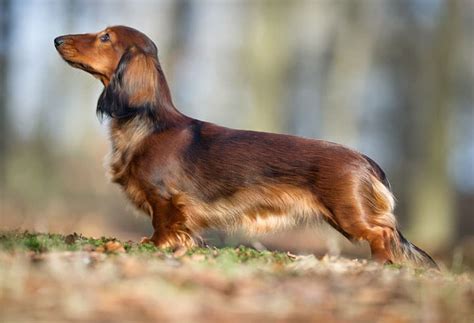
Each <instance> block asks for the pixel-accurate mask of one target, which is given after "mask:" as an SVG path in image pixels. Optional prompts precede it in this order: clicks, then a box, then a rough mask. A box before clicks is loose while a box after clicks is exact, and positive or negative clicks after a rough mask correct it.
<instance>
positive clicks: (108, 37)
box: [99, 34, 110, 43]
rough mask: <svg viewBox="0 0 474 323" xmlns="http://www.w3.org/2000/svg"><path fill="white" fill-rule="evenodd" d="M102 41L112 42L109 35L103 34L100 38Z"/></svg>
mask: <svg viewBox="0 0 474 323" xmlns="http://www.w3.org/2000/svg"><path fill="white" fill-rule="evenodd" d="M99 39H100V41H101V42H103V43H105V42H106V41H109V40H110V36H109V34H103V35H102V36H100V37H99Z"/></svg>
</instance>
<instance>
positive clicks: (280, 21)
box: [246, 1, 293, 132]
mask: <svg viewBox="0 0 474 323" xmlns="http://www.w3.org/2000/svg"><path fill="white" fill-rule="evenodd" d="M292 4H293V3H292V2H290V1H275V2H271V1H268V2H267V1H255V2H252V3H251V5H250V6H249V10H251V14H253V15H252V16H251V17H252V19H251V20H250V24H251V26H250V27H249V28H248V29H247V30H248V32H249V33H250V34H249V35H248V39H249V46H248V51H247V61H246V65H247V70H248V71H249V72H250V73H251V75H250V77H249V80H250V83H251V84H250V86H249V88H250V90H251V95H252V98H253V101H254V105H255V106H256V107H258V108H256V109H254V110H252V114H253V115H252V116H251V117H250V122H251V124H253V128H256V129H257V128H258V129H260V130H264V131H273V132H278V131H281V129H282V128H283V120H285V119H286V118H285V117H286V115H285V113H284V111H283V109H282V103H283V102H284V101H285V100H284V97H285V94H286V93H287V89H286V88H285V81H286V78H285V76H286V72H287V69H288V66H289V46H288V42H289V37H290V34H289V30H288V28H287V24H286V19H285V17H286V16H287V14H288V10H291V8H292ZM288 113H289V112H288Z"/></svg>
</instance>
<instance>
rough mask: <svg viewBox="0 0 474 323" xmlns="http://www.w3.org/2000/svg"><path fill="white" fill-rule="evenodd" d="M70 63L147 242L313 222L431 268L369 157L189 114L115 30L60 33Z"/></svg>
mask: <svg viewBox="0 0 474 323" xmlns="http://www.w3.org/2000/svg"><path fill="white" fill-rule="evenodd" d="M54 44H55V46H56V48H57V50H58V52H59V53H60V55H61V56H62V57H63V58H64V60H65V61H66V62H68V63H69V64H70V65H72V66H74V67H77V68H80V69H82V70H84V71H86V72H88V73H90V74H92V75H94V76H95V77H97V78H98V79H100V80H101V81H102V83H103V84H104V86H105V88H104V91H103V92H102V94H101V95H100V98H99V101H98V104H97V113H98V115H99V116H107V117H109V118H110V137H111V138H110V139H111V141H112V153H111V158H110V174H111V178H112V181H113V182H115V183H118V184H120V185H121V186H122V188H123V190H124V192H125V193H126V194H127V196H128V198H129V199H130V200H131V201H132V202H133V204H135V206H136V207H138V208H139V209H140V210H142V211H144V212H145V213H147V214H148V215H149V216H150V217H151V219H152V223H153V228H154V233H153V235H152V236H151V237H150V238H145V239H144V241H150V242H153V243H154V244H155V245H157V246H163V247H164V246H180V245H184V246H192V245H194V241H193V238H192V236H193V234H195V233H196V232H198V231H200V230H202V229H204V228H209V227H216V228H223V229H234V228H236V227H243V228H245V229H246V230H248V231H250V232H268V231H275V230H279V229H283V228H287V227H292V226H295V225H297V224H299V223H302V222H315V221H316V220H317V219H324V220H325V221H326V222H328V223H329V224H330V225H331V226H333V227H334V228H335V229H336V230H338V231H339V232H341V233H342V234H343V235H344V236H346V237H347V238H348V239H351V240H367V241H368V242H369V244H370V249H371V251H372V255H373V257H374V258H375V259H376V260H378V261H380V262H404V261H409V262H411V263H415V264H422V265H428V266H436V264H435V262H434V261H433V259H432V258H431V257H430V256H429V255H428V254H427V253H426V252H424V251H423V250H421V249H419V248H417V247H416V246H415V245H413V244H411V243H410V242H408V241H407V240H406V239H405V238H404V237H403V236H402V234H401V233H400V231H399V230H398V228H397V221H396V219H395V217H394V215H393V209H394V198H393V196H392V193H391V192H390V187H389V183H388V181H387V179H386V177H385V174H384V172H383V171H382V169H381V168H380V167H379V166H378V165H377V164H376V163H375V162H374V161H373V160H372V159H370V158H369V157H367V156H364V155H362V154H360V153H358V152H356V151H354V150H351V149H349V148H346V147H343V146H341V145H338V144H334V143H331V142H327V141H321V140H311V139H304V138H299V137H294V136H288V135H280V134H272V133H264V132H255V131H242V130H234V129H228V128H224V127H220V126H218V125H215V124H212V123H207V122H203V121H199V120H195V119H192V118H189V117H187V116H185V115H183V114H182V113H180V112H179V111H178V110H177V109H176V108H175V107H174V105H173V102H172V100H171V94H170V90H169V88H168V84H167V83H166V80H165V76H164V74H163V71H162V69H161V66H160V63H159V61H158V56H157V48H156V46H155V44H154V43H153V42H152V41H151V40H150V39H149V38H148V37H147V36H145V35H144V34H142V33H141V32H139V31H137V30H135V29H132V28H129V27H124V26H115V27H109V28H107V29H105V30H104V31H101V32H99V33H97V34H81V35H66V36H61V37H58V38H56V39H55V40H54Z"/></svg>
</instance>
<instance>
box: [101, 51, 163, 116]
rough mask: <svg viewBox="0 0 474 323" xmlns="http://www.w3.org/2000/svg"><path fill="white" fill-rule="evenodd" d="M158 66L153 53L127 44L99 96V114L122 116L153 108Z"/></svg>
mask: <svg viewBox="0 0 474 323" xmlns="http://www.w3.org/2000/svg"><path fill="white" fill-rule="evenodd" d="M158 68H159V65H158V60H157V59H156V58H155V57H154V56H153V55H150V54H146V53H145V52H143V51H142V50H140V49H138V48H137V47H135V46H133V47H130V48H129V49H128V50H127V51H126V52H125V53H124V54H123V55H122V58H121V59H120V62H119V64H118V67H117V69H116V70H115V73H114V75H113V76H112V79H111V80H110V83H109V84H108V85H107V86H106V87H105V88H104V90H103V91H102V94H101V95H100V97H99V101H98V102H97V115H98V116H99V118H101V117H103V116H104V115H106V116H109V117H111V118H117V119H125V118H130V117H133V116H135V115H137V114H141V113H144V112H148V111H150V109H153V106H154V104H155V102H156V100H157V98H158V82H159V80H158Z"/></svg>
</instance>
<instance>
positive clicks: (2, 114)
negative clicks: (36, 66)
mask: <svg viewBox="0 0 474 323" xmlns="http://www.w3.org/2000/svg"><path fill="white" fill-rule="evenodd" d="M10 8H11V2H10V1H9V0H0V191H1V192H3V188H4V187H3V185H4V184H5V163H6V151H7V144H8V138H9V134H8V133H9V126H8V122H7V114H8V112H7V93H8V85H7V78H8V74H7V66H8V65H7V60H8V43H9V38H10V37H9V35H10V26H11V23H10V17H11V12H10Z"/></svg>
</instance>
